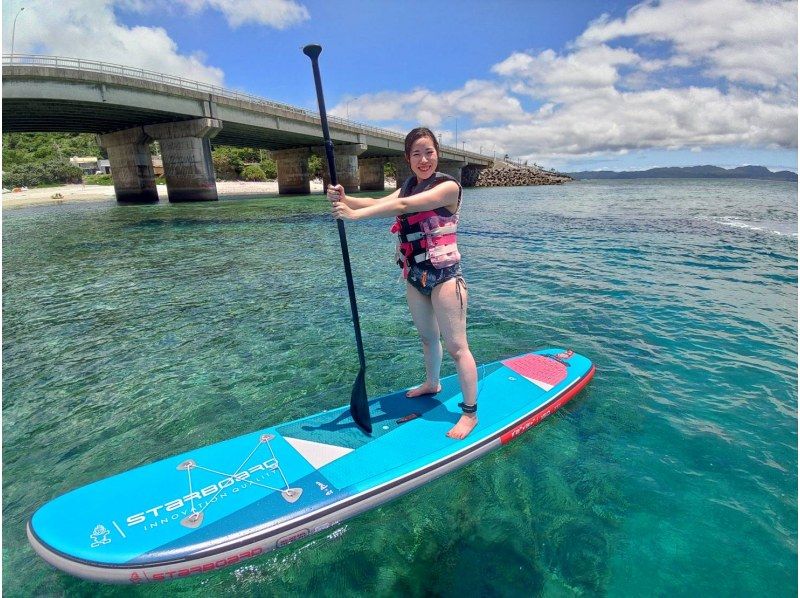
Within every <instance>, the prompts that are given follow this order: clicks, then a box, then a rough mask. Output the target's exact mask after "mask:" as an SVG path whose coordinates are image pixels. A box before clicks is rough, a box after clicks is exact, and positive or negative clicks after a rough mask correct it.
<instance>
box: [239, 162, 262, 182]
mask: <svg viewBox="0 0 800 598" xmlns="http://www.w3.org/2000/svg"><path fill="white" fill-rule="evenodd" d="M242 179H244V180H245V181H266V180H267V175H265V174H264V171H263V170H262V169H261V166H259V165H258V164H248V165H247V166H245V167H244V168H243V169H242Z"/></svg>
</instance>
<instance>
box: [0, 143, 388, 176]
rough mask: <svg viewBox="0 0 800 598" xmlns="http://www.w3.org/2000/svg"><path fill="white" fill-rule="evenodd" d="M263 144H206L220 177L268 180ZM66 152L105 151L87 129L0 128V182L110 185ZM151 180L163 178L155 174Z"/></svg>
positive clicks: (314, 172)
mask: <svg viewBox="0 0 800 598" xmlns="http://www.w3.org/2000/svg"><path fill="white" fill-rule="evenodd" d="M159 151H160V150H159V147H158V143H157V142H154V143H153V144H151V147H150V152H151V154H153V155H157V154H158V153H159ZM268 154H269V152H268V151H267V150H263V149H254V148H240V147H231V146H224V145H223V146H216V147H213V146H212V149H211V157H212V160H213V163H214V172H215V175H216V178H217V180H220V181H274V180H275V179H277V178H278V166H277V164H276V163H275V160H273V159H272V158H270V157H269V155H268ZM72 156H82V157H86V156H94V157H97V158H98V159H107V158H108V154H107V153H106V151H105V150H104V149H103V148H101V147H100V145H99V144H98V143H97V136H96V135H93V134H91V133H4V134H3V186H4V187H7V188H12V187H23V186H25V187H42V186H48V185H58V184H63V183H80V182H83V183H86V184H90V185H111V184H113V183H112V179H111V175H108V174H83V171H81V169H80V168H78V167H77V166H75V165H73V164H70V162H69V159H70V158H71V157H72ZM308 172H309V174H310V175H311V178H322V173H323V162H322V158H320V156H318V155H315V154H312V155H311V156H310V157H309V159H308ZM384 172H385V175H386V176H387V177H393V176H395V170H394V167H393V166H392V165H390V164H386V166H385V167H384ZM156 182H157V183H163V182H164V180H163V177H159V179H157V181H156Z"/></svg>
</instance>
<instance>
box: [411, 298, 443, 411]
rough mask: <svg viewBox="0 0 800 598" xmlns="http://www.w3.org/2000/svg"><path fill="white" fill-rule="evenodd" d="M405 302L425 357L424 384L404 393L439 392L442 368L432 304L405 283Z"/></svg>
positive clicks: (423, 393) (440, 347)
mask: <svg viewBox="0 0 800 598" xmlns="http://www.w3.org/2000/svg"><path fill="white" fill-rule="evenodd" d="M406 300H407V301H408V308H409V310H410V311H411V318H412V319H413V320H414V326H416V327H417V332H418V333H419V338H420V340H421V341H422V353H423V355H424V357H425V382H424V383H423V384H421V385H420V386H417V387H416V388H412V389H411V390H409V391H408V392H407V393H406V396H407V397H418V396H420V395H425V394H431V393H437V392H439V391H440V390H441V389H442V387H441V385H440V384H439V372H440V370H441V367H442V343H441V341H440V340H439V337H440V335H439V323H438V322H437V320H436V314H434V311H433V302H432V301H431V298H430V297H426V296H425V295H423V294H422V293H420V292H419V291H418V290H417V289H415V288H414V287H413V286H411V285H410V284H408V283H406Z"/></svg>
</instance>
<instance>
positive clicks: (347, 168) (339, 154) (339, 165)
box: [312, 143, 367, 193]
mask: <svg viewBox="0 0 800 598" xmlns="http://www.w3.org/2000/svg"><path fill="white" fill-rule="evenodd" d="M312 151H313V152H314V153H315V154H317V155H318V156H320V157H321V158H322V185H323V188H324V189H327V188H328V183H330V182H331V175H330V173H329V172H328V160H327V159H326V158H325V148H324V147H316V148H314V149H313V150H312ZM365 151H367V144H366V143H354V144H352V145H337V146H336V147H334V148H333V161H334V166H335V167H336V178H337V179H338V181H339V184H340V185H341V186H342V187H344V192H345V193H355V192H356V191H358V184H359V182H360V181H359V178H358V156H360V155H361V154H363V153H364V152H365Z"/></svg>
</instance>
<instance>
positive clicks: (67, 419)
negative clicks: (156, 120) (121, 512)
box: [3, 180, 798, 596]
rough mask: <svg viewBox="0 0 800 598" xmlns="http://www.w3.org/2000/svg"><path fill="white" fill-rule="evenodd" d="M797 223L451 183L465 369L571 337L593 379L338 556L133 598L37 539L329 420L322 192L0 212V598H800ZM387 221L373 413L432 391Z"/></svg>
mask: <svg viewBox="0 0 800 598" xmlns="http://www.w3.org/2000/svg"><path fill="white" fill-rule="evenodd" d="M796 206H797V185H796V184H793V183H791V184H788V183H772V182H759V181H714V182H705V181H655V180H653V181H622V182H613V181H612V182H606V181H602V182H580V183H574V184H570V185H566V186H561V187H526V188H506V189H497V188H495V189H467V190H466V191H465V204H464V213H463V220H462V222H463V224H462V231H461V232H462V234H461V235H460V245H461V249H462V253H463V254H464V267H465V273H466V277H467V281H468V283H469V286H470V294H471V297H470V324H469V334H470V342H471V345H472V349H473V353H474V354H475V356H476V359H477V360H478V361H479V362H489V361H495V360H497V359H500V358H503V357H507V356H510V355H515V354H519V353H522V352H526V351H529V350H531V349H534V348H541V347H546V346H554V345H556V346H557V345H564V346H568V347H571V348H572V349H574V350H576V351H578V352H580V353H583V354H584V355H587V356H588V357H590V358H591V359H593V360H594V362H595V364H596V366H597V375H596V376H595V378H594V380H593V381H592V383H591V384H590V385H589V387H588V388H587V389H586V390H585V391H584V392H583V393H582V394H581V395H580V396H579V397H578V398H577V399H575V400H574V401H572V402H571V403H570V404H569V405H567V406H566V407H565V408H564V409H562V410H561V411H560V412H559V413H558V414H556V415H555V416H553V417H552V418H550V419H548V420H547V421H546V422H544V423H543V424H542V425H541V426H539V427H538V428H536V429H535V430H533V431H531V432H529V433H528V434H526V435H525V436H523V437H522V438H521V439H520V440H518V441H516V442H515V443H512V444H511V445H509V446H508V447H505V448H504V449H501V450H498V451H496V452H494V453H492V454H490V455H488V456H486V457H484V458H482V459H480V460H478V461H476V462H474V463H472V464H470V465H469V466H467V467H465V468H463V469H461V470H459V471H457V472H455V473H452V474H450V475H448V476H445V477H444V478H441V479H439V480H437V481H435V482H433V483H431V484H429V485H427V486H425V487H423V488H421V489H419V490H417V491H415V492H413V493H412V494H410V495H407V496H405V497H403V498H400V499H398V500H395V501H393V502H391V503H388V504H387V505H384V506H383V507H381V508H379V509H376V510H374V511H371V512H369V513H366V514H364V515H362V516H359V517H357V518H356V519H353V520H350V521H349V522H347V523H346V524H344V525H342V526H341V527H339V528H337V529H336V530H334V531H333V532H332V533H331V534H329V535H327V536H326V535H324V534H323V535H320V536H316V537H313V538H311V539H310V540H307V541H305V543H298V544H293V545H292V546H290V547H288V548H285V549H282V550H280V551H277V552H274V553H270V554H268V555H266V556H264V557H261V558H258V559H256V560H253V561H251V562H249V563H248V564H246V565H244V566H240V567H239V568H229V569H227V570H223V571H220V572H217V573H213V574H209V575H206V576H201V577H195V578H190V579H186V580H181V581H176V582H172V583H169V584H167V585H163V586H158V587H155V586H148V587H144V588H142V587H135V588H122V587H117V586H102V585H99V584H94V583H90V582H86V581H81V580H78V579H74V578H72V577H69V576H67V575H64V574H61V573H59V572H57V571H55V570H53V569H51V568H50V567H49V566H48V565H46V564H45V563H44V562H43V561H42V560H40V559H39V558H38V557H36V556H35V554H34V553H33V551H32V549H31V548H30V547H29V546H28V544H27V541H26V538H25V521H26V519H27V518H28V517H29V516H30V514H31V513H32V512H33V511H34V509H35V508H36V507H38V506H39V505H40V504H42V502H44V501H46V500H48V499H50V498H53V497H54V496H56V495H57V494H60V493H62V492H64V491H66V490H69V489H70V488H73V487H75V486H77V485H81V484H85V483H88V482H90V481H93V480H95V479H97V478H99V477H104V476H107V475H111V474H113V473H117V472H120V471H124V470H126V469H129V468H132V467H135V466H137V465H141V464H143V463H148V462H151V461H154V460H157V459H159V458H162V457H165V456H169V455H173V454H176V453H180V452H183V451H186V450H189V449H192V448H194V447H197V446H200V445H204V444H208V443H211V442H216V441H219V440H223V439H226V438H229V437H232V436H236V435H239V434H242V433H244V432H248V431H252V430H255V429H258V428H261V427H263V426H265V425H268V424H274V423H278V422H281V421H286V420H291V419H296V418H298V417H301V416H304V415H309V414H311V413H314V412H317V411H320V410H322V409H326V408H330V407H335V406H338V405H340V404H344V403H345V402H347V400H348V397H349V392H350V387H351V385H352V382H353V379H354V377H355V374H356V372H357V369H358V366H357V360H356V357H355V350H354V346H353V345H354V342H353V334H352V328H351V323H350V316H349V307H348V304H347V293H346V288H345V284H344V276H343V274H342V272H341V256H340V253H339V246H338V238H337V236H336V227H335V225H334V224H333V223H332V221H331V220H330V218H329V216H328V215H327V213H326V204H325V201H324V199H323V198H322V197H321V196H317V197H313V198H296V199H284V198H280V199H278V198H274V197H273V198H264V199H257V200H253V199H248V200H242V199H229V200H223V201H220V202H218V203H213V204H196V205H169V204H160V205H155V206H143V207H117V206H113V205H108V204H91V205H86V204H84V205H71V206H70V205H65V206H53V207H46V208H31V209H24V210H6V211H5V212H4V214H3V590H4V593H5V595H8V596H26V595H48V596H49V595H103V596H111V595H122V594H124V595H140V594H141V595H148V596H150V595H174V594H176V593H182V594H184V595H223V594H225V595H273V594H274V595H279V596H290V595H329V596H333V595H336V596H339V595H361V594H363V595H375V594H378V595H410V596H419V595H423V594H433V595H445V596H470V595H479V594H482V595H542V596H567V595H574V594H578V595H598V594H602V595H611V596H632V595H636V596H669V595H685V596H689V595H691V596H696V595H713V596H734V595H739V596H743V595H759V596H796V595H797V466H798V463H797V357H796V355H797V342H796V339H797V207H796ZM388 224H389V223H388V222H387V221H371V222H364V223H352V224H348V227H347V228H348V237H349V240H350V251H351V258H352V262H353V269H354V273H355V279H356V287H357V292H358V296H359V306H360V311H361V322H362V329H363V333H364V343H365V349H366V353H367V360H368V376H367V386H368V389H369V392H370V394H371V395H373V396H376V395H378V394H381V393H385V392H388V391H390V390H394V389H397V388H399V387H403V386H408V385H410V384H413V383H415V382H417V381H419V380H420V378H421V376H422V364H421V357H420V349H419V346H418V341H417V338H416V335H415V332H414V330H413V327H412V324H411V321H410V317H409V315H408V313H407V308H406V307H405V304H404V298H403V287H402V284H401V283H399V282H398V281H397V273H398V272H397V269H396V267H395V266H393V264H392V260H391V257H392V252H393V240H392V238H391V236H390V235H389V234H388V232H387V228H388ZM452 372H453V367H452V363H451V362H447V361H446V364H445V373H446V374H449V373H452Z"/></svg>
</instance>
